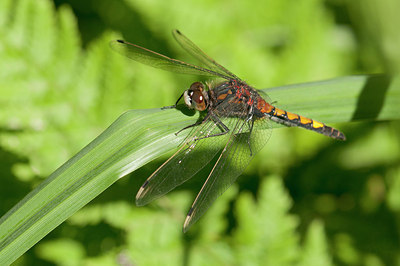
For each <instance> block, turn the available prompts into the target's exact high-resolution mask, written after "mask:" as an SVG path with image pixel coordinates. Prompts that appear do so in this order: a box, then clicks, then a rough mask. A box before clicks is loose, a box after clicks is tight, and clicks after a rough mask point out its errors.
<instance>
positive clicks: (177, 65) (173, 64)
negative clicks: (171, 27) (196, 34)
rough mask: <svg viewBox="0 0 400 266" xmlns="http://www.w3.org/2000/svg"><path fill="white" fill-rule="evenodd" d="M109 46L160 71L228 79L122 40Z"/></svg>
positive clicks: (211, 71) (112, 42)
mask: <svg viewBox="0 0 400 266" xmlns="http://www.w3.org/2000/svg"><path fill="white" fill-rule="evenodd" d="M110 46H111V48H112V49H113V50H114V51H116V52H118V53H120V54H122V55H124V56H127V57H129V58H130V59H132V60H135V61H137V62H139V63H142V64H145V65H149V66H152V67H155V68H160V69H162V70H167V71H171V72H177V73H182V74H191V75H203V76H217V77H222V78H225V79H229V77H228V76H226V75H221V74H220V73H218V72H215V71H213V70H210V69H206V68H203V67H200V66H196V65H192V64H189V63H186V62H183V61H180V60H177V59H173V58H170V57H168V56H165V55H162V54H159V53H157V52H154V51H151V50H149V49H146V48H144V47H141V46H139V45H136V44H133V43H129V42H126V41H123V40H115V41H111V42H110Z"/></svg>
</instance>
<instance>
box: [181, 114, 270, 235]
mask: <svg viewBox="0 0 400 266" xmlns="http://www.w3.org/2000/svg"><path fill="white" fill-rule="evenodd" d="M250 127H251V121H246V120H241V121H240V123H237V125H236V126H235V128H234V129H233V130H232V134H231V135H230V138H229V140H228V142H227V144H226V146H225V149H224V150H223V152H222V153H221V155H220V156H219V158H218V161H217V163H216V164H215V166H214V168H213V170H212V172H211V173H210V175H209V176H208V178H207V180H206V182H205V183H204V185H203V187H202V188H201V190H200V192H199V194H198V195H197V197H196V199H195V201H194V202H193V205H192V207H191V208H190V210H189V212H188V214H187V217H186V220H185V223H184V225H183V231H184V232H186V231H187V230H188V229H189V227H190V226H191V225H192V224H194V223H195V222H196V221H197V220H198V219H199V218H200V217H201V216H202V215H203V214H204V213H205V212H206V210H207V209H208V208H209V207H210V206H211V204H212V203H213V202H214V201H215V200H216V199H217V198H218V197H219V196H220V195H221V194H222V193H223V192H224V191H225V190H226V189H228V188H229V187H230V186H231V185H232V184H233V183H234V182H235V181H236V179H237V177H238V176H239V175H241V174H242V172H243V171H244V169H245V168H246V167H247V165H248V164H249V163H250V161H251V159H252V158H253V157H254V155H255V154H256V153H257V152H258V151H259V150H261V148H262V147H263V146H264V145H265V144H266V143H267V142H268V140H269V137H270V135H271V130H270V123H269V120H268V119H266V118H264V119H259V120H258V121H254V127H253V131H252V132H251V136H250V131H249V129H250ZM249 142H250V146H251V152H250V148H249Z"/></svg>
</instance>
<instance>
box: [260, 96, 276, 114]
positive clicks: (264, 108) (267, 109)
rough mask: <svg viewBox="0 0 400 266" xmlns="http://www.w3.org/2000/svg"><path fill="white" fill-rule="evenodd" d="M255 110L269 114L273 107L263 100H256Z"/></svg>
mask: <svg viewBox="0 0 400 266" xmlns="http://www.w3.org/2000/svg"><path fill="white" fill-rule="evenodd" d="M257 109H258V110H260V111H261V112H262V113H271V112H272V109H274V107H273V106H272V105H270V104H269V103H267V102H266V101H264V100H263V99H261V98H259V99H257Z"/></svg>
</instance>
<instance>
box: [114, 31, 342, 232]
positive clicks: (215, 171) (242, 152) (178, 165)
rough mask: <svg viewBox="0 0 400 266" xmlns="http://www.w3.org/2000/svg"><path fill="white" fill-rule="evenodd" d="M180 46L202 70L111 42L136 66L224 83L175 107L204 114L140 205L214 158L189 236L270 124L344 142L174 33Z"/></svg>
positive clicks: (196, 89)
mask: <svg viewBox="0 0 400 266" xmlns="http://www.w3.org/2000/svg"><path fill="white" fill-rule="evenodd" d="M172 33H173V36H174V38H175V40H176V41H177V42H178V44H179V45H180V46H181V47H182V48H183V49H184V50H185V51H186V52H188V53H189V54H190V55H191V56H192V57H194V58H195V59H197V60H198V61H200V62H201V63H202V64H203V65H204V66H198V65H194V64H190V63H186V62H183V61H181V60H177V59H173V58H170V57H168V56H165V55H162V54H160V53H157V52H154V51H152V50H149V49H147V48H144V47H141V46H139V45H136V44H132V43H129V42H126V41H124V40H115V41H112V42H111V44H110V45H111V48H112V49H113V50H115V51H117V52H118V53H120V54H122V55H125V56H127V57H128V58H130V59H133V60H134V61H137V62H140V63H143V64H146V65H149V66H152V67H155V68H159V69H163V70H167V71H172V72H177V73H183V74H192V75H202V76H207V77H214V78H218V79H222V81H221V82H218V83H206V84H204V83H202V82H198V81H196V82H194V83H192V84H191V85H190V87H189V89H187V90H185V91H184V92H183V93H182V95H181V96H180V97H179V98H178V100H177V101H176V103H175V104H174V105H172V106H168V107H164V108H163V109H168V108H176V107H177V105H178V103H179V102H180V101H181V99H182V98H183V101H184V103H185V105H186V106H187V107H188V108H190V109H195V110H197V111H199V112H200V113H202V114H204V115H203V116H201V117H200V119H198V120H197V122H195V123H194V124H190V125H187V126H186V127H184V128H182V129H181V130H179V131H178V132H176V133H175V134H176V135H177V134H179V133H181V132H182V131H184V130H187V129H191V130H190V132H189V133H188V135H187V137H186V138H185V140H184V141H183V143H182V144H181V145H180V147H178V149H177V151H176V152H175V153H174V154H173V155H172V156H171V157H170V158H169V159H168V160H167V161H165V162H164V163H163V164H162V165H161V166H160V167H159V168H158V169H157V170H155V172H154V173H153V174H152V175H151V176H150V177H149V178H148V179H147V180H146V181H145V182H144V183H143V185H142V186H141V187H140V189H139V191H138V193H137V195H136V205H138V206H143V205H146V204H148V203H149V202H151V201H153V200H155V199H157V198H159V197H161V196H163V195H165V194H166V193H168V192H169V191H171V190H172V189H174V188H175V187H177V186H179V185H181V184H182V183H184V182H186V181H187V180H189V179H190V178H192V177H193V176H194V175H196V174H197V173H198V172H199V171H200V170H201V169H203V168H204V167H205V166H206V165H208V164H210V162H211V161H212V160H213V159H215V160H216V162H215V164H214V165H213V167H212V170H211V172H210V173H209V175H208V176H207V178H206V180H205V182H204V184H203V186H202V187H201V189H200V191H199V193H198V194H197V196H196V198H195V200H194V202H193V204H192V206H191V207H190V209H189V211H188V213H187V216H186V219H185V222H184V225H183V232H186V231H187V230H188V229H189V227H190V226H191V225H193V224H194V223H195V222H196V221H197V220H198V219H199V218H200V217H201V216H202V215H203V214H204V213H205V212H206V210H207V209H208V208H209V207H210V206H211V205H212V203H213V202H214V201H215V200H216V199H217V198H218V197H219V196H220V195H221V194H222V193H223V192H225V191H226V190H227V189H228V188H229V187H230V186H231V185H232V184H233V183H234V182H235V181H236V179H237V178H238V177H239V176H240V175H241V174H242V173H243V171H244V170H245V168H246V167H247V165H248V164H249V163H250V161H251V159H252V158H253V157H254V156H255V154H256V153H257V152H258V151H260V150H261V148H262V147H264V146H265V144H266V143H267V142H268V140H269V137H270V134H271V122H275V123H279V124H282V125H284V126H288V127H301V128H304V129H308V130H311V131H314V132H317V133H320V134H323V135H325V136H328V137H331V138H333V139H337V140H346V137H345V135H344V134H343V133H342V132H340V131H339V130H337V129H335V128H333V127H330V126H327V125H325V124H324V123H321V122H318V121H316V120H313V119H310V118H307V117H304V116H301V115H297V114H294V113H291V112H288V111H285V110H282V109H279V108H278V107H276V106H274V105H273V104H272V103H271V101H270V99H269V98H268V96H267V95H266V94H265V93H264V92H262V91H259V90H257V89H255V88H253V87H251V86H250V85H248V84H247V83H246V82H245V81H244V80H242V79H241V78H239V77H238V76H236V75H235V74H233V73H232V72H230V71H229V70H228V69H226V68H225V67H223V66H222V65H220V64H219V63H217V62H216V61H215V60H214V59H212V58H211V57H209V56H208V55H207V54H206V53H204V52H203V51H202V50H201V49H200V48H199V47H198V46H197V45H195V44H194V43H193V42H192V41H191V40H189V39H188V38H187V37H186V36H185V35H183V34H182V33H181V32H180V31H179V30H174V31H173V32H172Z"/></svg>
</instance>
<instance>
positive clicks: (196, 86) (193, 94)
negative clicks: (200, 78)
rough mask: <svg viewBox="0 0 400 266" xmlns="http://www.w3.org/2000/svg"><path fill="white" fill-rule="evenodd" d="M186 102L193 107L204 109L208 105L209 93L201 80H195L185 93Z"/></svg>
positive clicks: (199, 109)
mask: <svg viewBox="0 0 400 266" xmlns="http://www.w3.org/2000/svg"><path fill="white" fill-rule="evenodd" d="M183 99H184V101H185V104H186V105H187V106H188V107H189V108H192V109H196V110H198V111H204V110H205V109H206V108H207V107H208V93H207V91H205V90H204V85H203V84H202V83H201V82H194V83H193V84H192V85H190V88H189V89H188V90H186V91H185V92H184V93H183Z"/></svg>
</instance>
